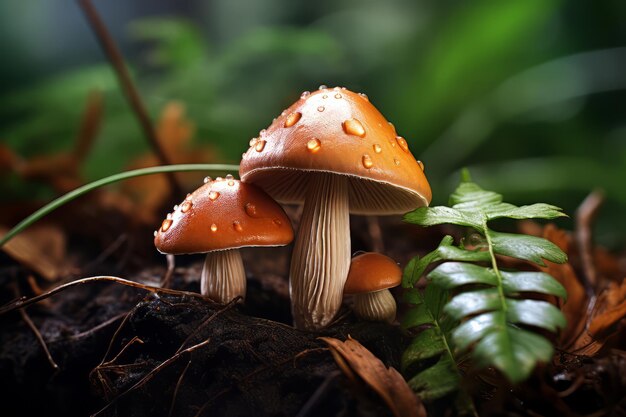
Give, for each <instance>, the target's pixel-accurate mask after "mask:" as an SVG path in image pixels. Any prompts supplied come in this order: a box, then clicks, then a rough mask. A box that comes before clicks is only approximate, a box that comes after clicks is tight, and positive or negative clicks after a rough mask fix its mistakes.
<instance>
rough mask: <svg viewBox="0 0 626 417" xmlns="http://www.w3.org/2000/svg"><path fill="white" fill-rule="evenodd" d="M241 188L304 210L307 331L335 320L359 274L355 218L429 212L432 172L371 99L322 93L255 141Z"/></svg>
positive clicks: (301, 291) (297, 317)
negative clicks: (353, 270) (353, 273)
mask: <svg viewBox="0 0 626 417" xmlns="http://www.w3.org/2000/svg"><path fill="white" fill-rule="evenodd" d="M239 173H240V176H241V179H242V180H244V181H248V182H251V183H255V184H257V185H259V186H260V187H262V188H263V189H264V190H265V191H266V192H267V193H268V194H270V195H271V196H272V197H274V198H275V199H276V200H278V201H279V202H282V203H302V202H303V203H304V207H303V213H302V218H301V220H300V228H299V230H298V232H297V235H296V242H295V246H294V250H293V254H292V259H291V267H290V289H291V297H292V312H293V316H294V321H295V324H296V326H297V327H299V328H306V329H319V328H322V327H324V326H327V325H328V324H329V323H330V322H331V321H332V320H333V318H334V317H335V315H336V313H337V311H338V310H339V307H340V306H341V300H342V297H343V287H344V284H345V281H346V278H347V276H348V269H349V266H350V253H351V248H350V219H349V213H355V214H368V215H381V214H400V213H405V212H407V211H410V210H413V209H415V208H416V207H419V206H424V205H427V204H428V203H429V202H430V199H431V191H430V186H429V185H428V181H427V180H426V176H425V175H424V172H423V164H422V163H421V162H418V161H416V160H415V157H414V156H413V155H412V154H411V151H410V150H409V147H408V145H407V142H406V140H405V139H404V138H403V137H401V136H398V135H397V133H396V131H395V128H394V126H393V125H392V124H391V123H389V122H387V120H386V119H385V118H384V117H383V116H382V115H381V114H380V112H379V111H378V110H377V109H376V108H375V107H374V106H373V105H372V104H371V103H370V102H369V100H368V98H367V96H366V95H364V94H357V93H354V92H352V91H349V90H346V89H345V88H339V87H335V88H333V89H329V88H326V87H325V86H321V87H320V89H319V90H318V91H315V92H313V93H309V92H304V93H302V96H301V97H300V100H298V101H296V102H295V103H294V104H293V105H292V106H291V107H289V108H288V109H287V110H285V111H284V112H283V113H282V114H281V115H280V116H279V117H278V118H276V119H275V120H274V122H273V123H272V124H271V126H269V127H268V128H267V130H262V131H261V132H260V134H259V137H258V138H254V139H252V140H251V141H250V149H248V151H247V152H246V153H244V154H243V158H242V161H241V165H240V169H239Z"/></svg>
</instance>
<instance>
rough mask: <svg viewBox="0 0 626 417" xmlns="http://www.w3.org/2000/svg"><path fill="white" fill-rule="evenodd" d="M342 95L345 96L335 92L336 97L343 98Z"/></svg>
mask: <svg viewBox="0 0 626 417" xmlns="http://www.w3.org/2000/svg"><path fill="white" fill-rule="evenodd" d="M341 97H343V96H342V95H341V94H339V93H337V94H335V98H341Z"/></svg>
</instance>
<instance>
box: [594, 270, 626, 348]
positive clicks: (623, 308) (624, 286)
mask: <svg viewBox="0 0 626 417" xmlns="http://www.w3.org/2000/svg"><path fill="white" fill-rule="evenodd" d="M625 317H626V279H624V280H623V281H622V283H621V284H617V283H614V282H611V283H610V284H609V287H608V288H607V289H606V290H604V291H602V293H601V294H600V295H599V296H598V298H597V300H596V304H595V308H594V310H593V313H592V319H591V322H590V324H589V329H588V332H589V334H590V335H592V336H593V337H594V338H602V337H607V336H608V334H610V333H611V330H612V327H613V326H614V325H615V324H616V323H617V322H619V321H620V320H622V319H623V318H625Z"/></svg>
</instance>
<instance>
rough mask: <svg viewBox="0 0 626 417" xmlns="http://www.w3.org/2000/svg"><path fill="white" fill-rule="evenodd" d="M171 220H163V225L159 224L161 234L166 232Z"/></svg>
mask: <svg viewBox="0 0 626 417" xmlns="http://www.w3.org/2000/svg"><path fill="white" fill-rule="evenodd" d="M172 223H173V221H172V219H165V220H163V223H161V232H167V231H168V229H169V228H170V227H171V226H172Z"/></svg>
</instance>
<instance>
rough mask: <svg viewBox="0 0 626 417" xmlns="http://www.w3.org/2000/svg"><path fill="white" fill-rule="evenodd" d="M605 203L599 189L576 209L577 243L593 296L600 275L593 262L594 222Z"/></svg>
mask: <svg viewBox="0 0 626 417" xmlns="http://www.w3.org/2000/svg"><path fill="white" fill-rule="evenodd" d="M603 203H604V193H603V192H602V191H599V190H595V191H593V192H591V194H589V195H588V196H587V198H585V200H584V201H583V202H582V204H581V205H580V207H578V210H576V243H577V244H578V250H579V251H580V258H581V260H582V263H583V269H584V271H585V278H586V280H585V283H584V284H585V289H586V290H587V294H588V295H589V296H590V297H592V296H593V295H594V294H595V292H596V291H595V289H596V286H597V285H598V275H597V273H596V268H595V266H594V264H593V234H592V224H593V222H594V220H595V218H596V216H597V214H598V211H599V209H600V207H602V204H603Z"/></svg>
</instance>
